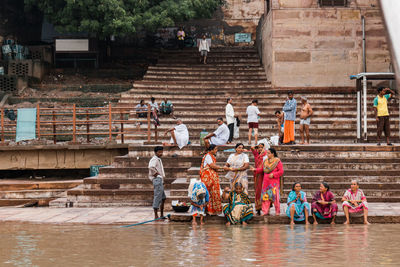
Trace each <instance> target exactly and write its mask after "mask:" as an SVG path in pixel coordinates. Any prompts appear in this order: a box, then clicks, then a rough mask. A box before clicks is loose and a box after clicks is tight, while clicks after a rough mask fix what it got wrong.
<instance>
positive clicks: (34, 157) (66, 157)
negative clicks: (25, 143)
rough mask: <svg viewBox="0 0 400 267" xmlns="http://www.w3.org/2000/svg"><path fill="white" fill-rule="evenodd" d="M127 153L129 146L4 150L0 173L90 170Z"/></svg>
mask: <svg viewBox="0 0 400 267" xmlns="http://www.w3.org/2000/svg"><path fill="white" fill-rule="evenodd" d="M126 154H128V146H127V145H115V146H92V147H88V146H79V145H78V146H65V147H63V146H48V147H47V146H30V147H1V148H0V170H26V169H33V170H40V169H87V168H90V166H91V165H111V163H113V162H114V157H116V156H122V155H126Z"/></svg>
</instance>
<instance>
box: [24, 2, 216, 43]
mask: <svg viewBox="0 0 400 267" xmlns="http://www.w3.org/2000/svg"><path fill="white" fill-rule="evenodd" d="M222 2H223V0H25V5H26V10H29V9H31V8H33V7H37V8H38V9H39V10H41V11H42V12H43V14H44V16H45V18H46V19H47V20H48V21H49V22H50V23H52V24H54V25H55V27H56V29H57V30H58V31H60V32H88V33H92V34H95V35H97V36H98V37H106V36H110V35H115V36H124V35H128V34H133V33H135V32H138V31H141V30H149V31H155V30H156V29H157V28H159V27H169V26H174V25H175V22H179V21H185V20H189V19H193V18H205V17H211V15H212V14H213V12H214V11H215V10H216V9H217V8H218V7H219V6H220V5H222Z"/></svg>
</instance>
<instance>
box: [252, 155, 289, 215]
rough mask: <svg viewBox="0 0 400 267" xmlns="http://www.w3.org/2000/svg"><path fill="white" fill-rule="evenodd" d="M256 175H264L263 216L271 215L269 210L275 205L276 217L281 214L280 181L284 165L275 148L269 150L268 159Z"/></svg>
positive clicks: (262, 193)
mask: <svg viewBox="0 0 400 267" xmlns="http://www.w3.org/2000/svg"><path fill="white" fill-rule="evenodd" d="M254 170H255V173H256V174H258V173H264V178H263V184H262V190H261V200H262V212H263V215H269V208H270V207H271V204H272V203H274V206H275V215H279V214H280V213H281V205H280V203H279V201H280V193H279V190H280V179H281V177H282V175H283V172H284V171H283V165H282V162H281V160H280V159H279V158H278V154H277V153H276V150H275V149H274V148H269V149H268V150H267V157H266V158H265V159H264V162H263V166H262V168H256V169H254Z"/></svg>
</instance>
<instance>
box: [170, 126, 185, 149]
mask: <svg viewBox="0 0 400 267" xmlns="http://www.w3.org/2000/svg"><path fill="white" fill-rule="evenodd" d="M174 133H175V138H176V143H177V144H178V147H179V149H182V147H184V146H187V144H188V143H189V131H188V129H187V127H186V125H185V124H183V123H182V124H179V125H176V126H175V130H174ZM170 143H171V144H173V143H174V139H172V137H171V140H170Z"/></svg>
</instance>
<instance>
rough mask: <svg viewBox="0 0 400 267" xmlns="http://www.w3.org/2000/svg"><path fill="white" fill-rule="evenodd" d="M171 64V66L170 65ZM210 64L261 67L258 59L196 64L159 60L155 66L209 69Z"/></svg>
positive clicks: (232, 66)
mask: <svg viewBox="0 0 400 267" xmlns="http://www.w3.org/2000/svg"><path fill="white" fill-rule="evenodd" d="M171 65H172V66H171ZM211 65H212V68H216V69H217V68H219V67H226V68H228V69H234V68H237V67H242V68H243V67H245V68H252V67H253V68H254V67H261V65H260V62H259V60H258V61H254V62H247V61H244V62H225V61H224V62H213V63H212V64H206V65H205V64H198V65H194V64H193V63H179V62H176V63H173V64H171V63H170V62H159V63H157V67H169V66H170V67H174V68H176V67H183V68H187V69H189V70H193V69H198V68H199V69H209V66H211Z"/></svg>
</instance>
